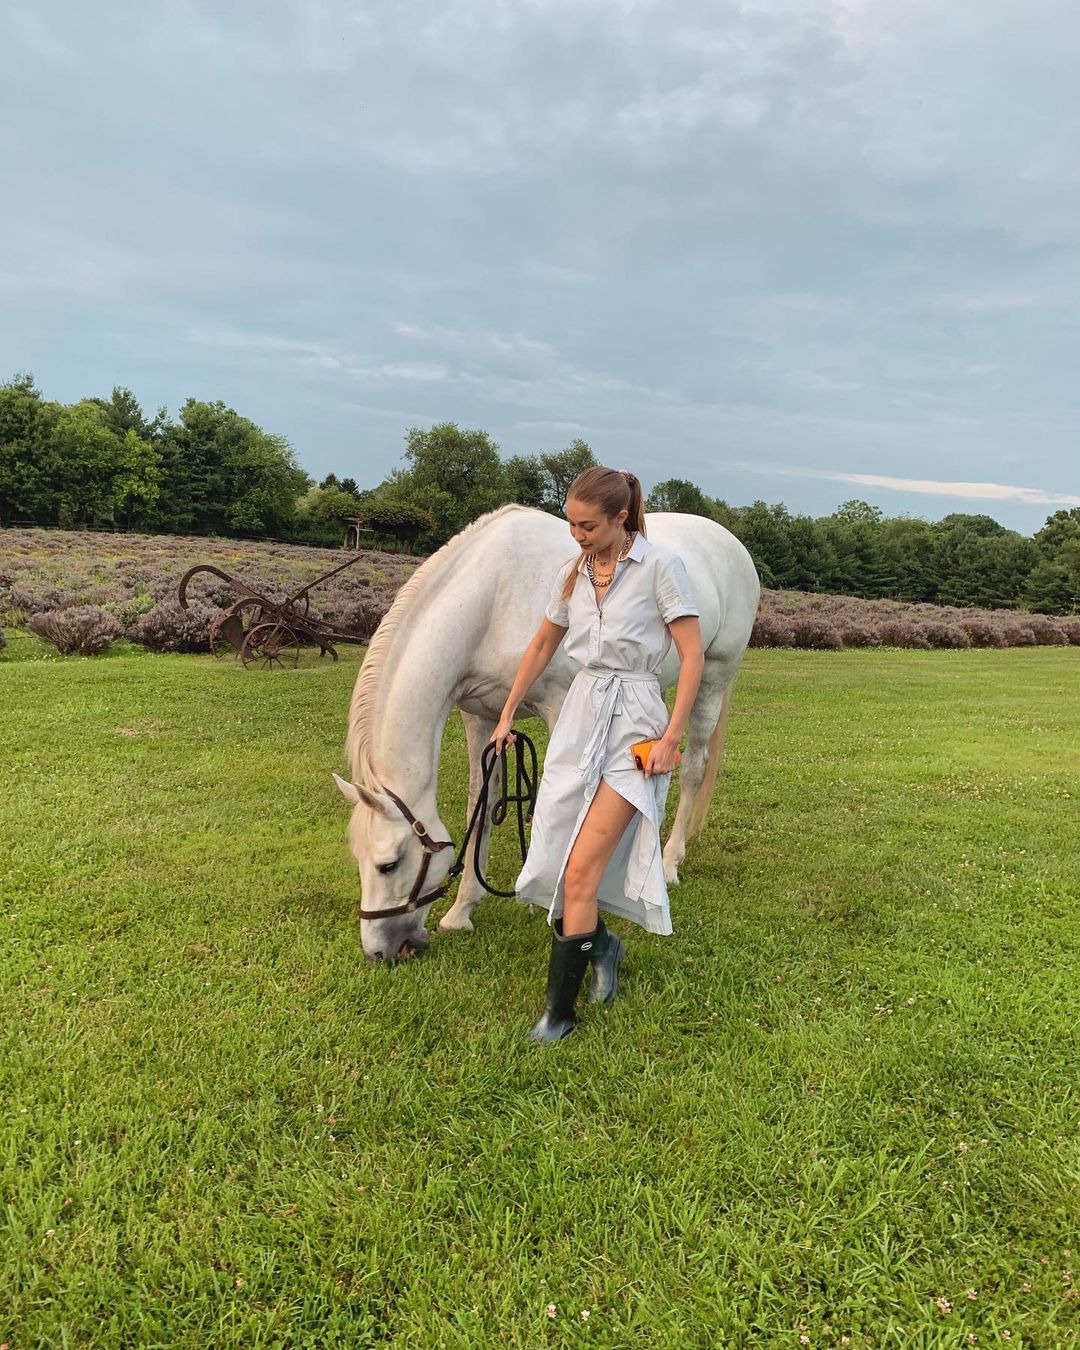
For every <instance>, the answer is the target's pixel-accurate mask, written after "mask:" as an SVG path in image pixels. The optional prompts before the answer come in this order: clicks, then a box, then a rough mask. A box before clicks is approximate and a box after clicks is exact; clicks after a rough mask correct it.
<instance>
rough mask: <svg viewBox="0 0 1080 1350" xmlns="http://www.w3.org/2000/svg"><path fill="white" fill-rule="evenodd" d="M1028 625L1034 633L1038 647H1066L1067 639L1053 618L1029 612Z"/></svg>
mask: <svg viewBox="0 0 1080 1350" xmlns="http://www.w3.org/2000/svg"><path fill="white" fill-rule="evenodd" d="M1028 626H1029V627H1030V629H1031V631H1032V632H1033V633H1034V634H1035V641H1036V642H1037V643H1038V645H1039V646H1040V647H1067V646H1068V645H1069V639H1068V638H1067V637H1066V636H1065V634H1064V633H1063V632H1062V631H1061V627H1060V625H1059V624H1057V623H1055V622H1054V620H1053V619H1048V618H1047V617H1046V615H1045V614H1031V615H1029V616H1028Z"/></svg>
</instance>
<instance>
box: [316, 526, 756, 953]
mask: <svg viewBox="0 0 1080 1350" xmlns="http://www.w3.org/2000/svg"><path fill="white" fill-rule="evenodd" d="M645 525H646V532H647V535H648V537H649V539H650V540H652V541H653V542H655V543H658V544H666V545H668V546H669V547H670V548H673V549H675V550H676V551H677V552H678V554H679V555H680V557H681V558H682V559H683V561H684V562H685V564H686V570H687V573H688V574H689V577H690V582H691V585H692V586H693V591H694V596H695V599H696V601H697V604H698V607H699V609H700V610H701V618H700V623H701V642H702V649H703V651H704V653H705V669H704V673H703V674H702V678H701V684H700V687H699V689H698V694H697V698H696V700H695V702H694V707H693V711H692V712H691V714H690V720H689V724H688V727H687V745H686V750H685V753H684V754H683V758H682V763H681V766H680V768H681V772H680V777H679V783H680V794H679V809H678V813H677V814H676V817H675V823H674V825H673V827H672V830H671V833H670V835H669V837H668V840H667V843H666V845H665V847H664V854H663V856H664V875H665V877H666V879H667V881H668V884H669V885H674V884H676V883H677V882H678V880H679V872H678V868H679V864H680V863H681V862H682V860H683V857H684V856H685V853H686V841H687V840H688V839H690V838H692V837H693V836H694V835H695V834H696V833H697V832H698V830H700V828H701V826H702V824H703V823H704V820H705V813H706V810H707V809H708V805H709V799H710V797H711V795H712V791H713V787H714V785H715V783H716V775H717V771H718V770H719V768H720V762H721V758H722V755H723V747H724V733H725V730H726V726H727V717H728V707H729V704H730V698H731V687H732V684H733V682H734V680H735V675H736V673H737V671H738V668H739V663H740V661H741V660H742V657H743V653H744V651H745V650H746V646H747V643H748V642H749V640H750V630H751V628H752V627H753V623H754V616H755V614H756V613H757V606H758V599H759V595H760V586H759V582H758V577H757V572H756V570H755V568H754V564H753V562H752V561H751V558H750V555H749V553H747V551H746V549H745V548H744V547H743V545H742V544H741V543H740V542H739V540H738V539H736V537H735V536H734V535H733V534H731V533H730V532H729V531H728V530H726V529H724V527H723V526H722V525H718V524H717V523H716V522H715V521H712V520H707V519H706V518H705V517H703V516H693V515H681V514H677V513H674V512H668V511H663V512H652V513H649V514H646V517H645ZM575 555H577V556H580V550H579V549H578V548H577V546H576V545H575V543H574V541H573V539H572V538H571V537H570V532H569V527H568V526H567V524H566V523H565V522H564V521H560V520H559V519H558V518H557V517H556V516H553V515H549V514H548V513H547V512H544V511H538V510H535V509H534V508H532V507H527V506H517V505H511V506H503V507H501V508H500V509H499V510H497V511H492V512H489V514H487V515H485V516H481V517H480V518H479V519H478V520H476V521H474V522H473V523H472V524H471V525H469V526H467V527H466V529H464V530H462V531H461V533H460V534H457V535H455V536H454V537H453V538H452V539H451V540H449V541H448V542H447V543H446V544H444V545H443V547H442V548H441V549H439V551H438V552H437V553H434V554H433V555H432V556H431V557H430V558H428V559H427V560H426V561H425V562H424V563H423V564H422V565H421V566H420V567H418V568H417V570H416V571H415V572H414V573H413V575H412V576H411V577H410V578H409V580H408V581H407V582H405V584H404V585H403V586H402V587H401V589H400V590H399V591H398V593H397V595H396V597H395V598H394V603H393V604H392V605H391V607H390V609H389V611H388V612H387V614H386V615H385V616H384V618H383V620H382V622H381V623H380V624H379V627H378V628H377V629H376V631H375V633H374V635H373V636H372V639H371V643H370V645H369V647H368V650H367V654H366V656H365V658H364V663H363V665H362V667H361V668H360V672H359V675H358V676H357V680H356V685H355V688H354V690H353V696H352V703H351V706H350V708H349V725H348V734H347V737H346V745H345V749H346V755H347V758H348V761H349V766H350V771H351V777H352V781H351V782H347V781H346V780H345V779H342V778H339V777H338V775H337V774H334V779H335V781H336V782H337V784H338V786H339V787H340V789H341V791H342V793H343V794H344V795H345V798H346V799H347V800H348V801H349V802H351V803H352V804H353V811H352V816H351V819H350V822H349V843H350V846H351V848H352V851H353V854H354V855H355V857H356V861H357V865H358V866H359V869H360V882H361V893H362V897H363V900H362V909H361V911H360V912H361V923H360V931H361V942H362V944H363V949H364V952H365V954H366V955H367V956H369V957H373V958H376V959H388V960H393V959H395V958H396V957H397V956H399V955H401V954H405V955H409V954H410V953H411V951H412V950H416V949H419V948H422V947H426V946H427V944H428V934H427V931H426V928H425V919H426V916H427V913H428V905H429V904H430V903H431V898H433V897H432V895H431V893H432V891H433V889H435V888H437V887H439V885H440V883H442V882H443V881H444V880H445V879H446V876H447V873H448V871H449V868H450V865H451V863H452V861H453V856H454V849H453V848H452V847H450V846H448V844H447V843H445V842H444V841H448V840H449V838H450V836H449V835H448V834H447V831H446V828H445V826H444V825H443V824H442V822H441V821H440V819H439V815H438V811H437V808H436V804H435V794H436V786H437V781H438V772H439V750H440V747H441V744H442V735H443V729H444V727H445V724H446V719H447V717H448V716H449V714H450V710H451V708H454V707H457V708H458V709H459V711H460V713H461V717H462V720H463V722H464V723H465V732H466V737H467V740H468V748H469V816H468V817H467V819H468V818H469V817H471V815H472V811H473V807H474V805H475V802H476V798H477V794H478V792H479V790H480V785H481V767H480V765H481V755H482V753H483V750H484V747H485V745H486V744H487V743H488V741H489V740H490V738H491V734H492V732H493V731H494V729H495V726H496V724H497V722H498V719H499V714H500V712H501V710H502V707H503V704H504V703H505V701H506V696H507V694H508V692H509V690H510V685H511V684H512V682H513V679H514V674H515V673H516V671H517V668H518V664H519V663H520V661H521V657H522V654H523V653H524V651H525V648H526V646H527V645H528V643H529V641H530V639H531V638H532V637H533V635H534V633H535V632H536V629H537V627H538V626H539V624H540V621H541V619H542V618H543V617H544V608H545V606H546V604H547V600H548V595H549V593H550V589H551V585H552V582H553V580H554V578H555V575H556V573H557V571H558V569H559V567H560V566H561V565H562V564H563V563H564V562H566V561H568V560H569V559H570V558H571V557H574V556H575ZM678 668H679V660H678V653H677V651H676V650H675V647H674V645H672V647H671V649H670V651H669V652H668V654H667V656H666V657H665V659H664V663H663V666H662V667H661V671H660V684H661V688H663V689H668V688H670V687H671V685H673V684H674V683H675V682H676V679H677V677H678ZM575 673H576V667H575V666H574V664H573V663H572V662H571V661H570V660H569V658H568V657H567V656H566V655H565V654H564V652H563V650H562V648H561V647H560V648H559V650H558V651H556V653H555V655H554V656H553V657H552V659H551V661H550V663H549V664H548V666H547V668H546V670H545V671H544V672H543V674H542V675H541V676H540V678H539V679H538V680H537V681H536V683H535V684H534V685H533V686H532V688H531V689H530V690H529V691H528V692H527V694H526V695H525V697H524V699H523V700H522V702H521V704H520V706H519V708H518V716H519V717H528V716H534V717H542V718H543V719H544V721H545V722H546V723H547V725H548V727H549V728H551V727H553V726H554V725H555V722H556V719H557V718H558V716H559V710H560V708H561V707H562V703H563V699H564V698H565V696H566V692H567V690H568V689H569V687H570V682H571V680H572V679H573V677H574V675H575ZM499 772H500V770H499V767H498V766H496V769H495V772H494V775H493V779H492V788H491V796H490V802H491V805H492V808H493V807H494V805H495V803H496V802H497V799H498V775H499ZM490 824H491V822H490V818H489V819H488V820H487V821H485V829H484V835H483V844H482V846H481V850H480V867H481V871H482V872H483V874H484V875H486V874H487V873H486V867H487V853H488V845H489V842H490V838H491V832H490V828H489V827H490ZM474 851H475V835H474V836H473V839H472V840H471V841H470V843H469V850H468V853H467V855H466V858H465V871H464V872H463V873H462V876H461V881H460V884H459V888H458V893H457V898H456V900H455V901H454V904H453V906H452V907H451V908H450V909H449V910H448V912H447V913H446V914H445V915H444V916H443V918H442V919H441V921H440V923H439V928H440V929H441V930H443V931H446V932H448V931H451V930H453V929H470V930H471V929H472V926H473V925H472V921H471V918H470V915H471V914H472V911H473V910H474V909H475V907H476V905H477V904H478V903H479V902H480V900H481V899H483V897H484V894H485V892H484V890H483V889H482V887H481V886H480V884H479V883H478V882H477V880H476V878H475V876H474V874H473V870H472V864H473V853H474ZM443 889H445V887H444V888H443ZM437 893H441V892H437ZM410 897H411V901H410Z"/></svg>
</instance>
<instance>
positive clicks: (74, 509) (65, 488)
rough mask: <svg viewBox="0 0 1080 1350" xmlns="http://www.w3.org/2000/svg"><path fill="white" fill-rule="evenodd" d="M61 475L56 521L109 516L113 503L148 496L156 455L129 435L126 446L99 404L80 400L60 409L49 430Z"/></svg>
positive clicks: (71, 522)
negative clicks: (51, 428) (53, 425)
mask: <svg viewBox="0 0 1080 1350" xmlns="http://www.w3.org/2000/svg"><path fill="white" fill-rule="evenodd" d="M54 437H55V446H56V454H57V459H58V461H59V463H60V465H62V469H63V476H62V479H61V480H60V481H59V482H58V483H57V489H58V507H57V520H58V521H59V523H60V524H61V525H65V526H70V525H76V524H90V523H93V522H94V521H95V520H102V519H112V518H113V516H114V512H115V509H116V508H117V506H118V505H120V506H121V508H122V507H123V505H125V504H126V503H128V502H132V501H137V500H139V499H140V498H141V497H142V496H144V495H145V494H150V495H152V492H153V488H154V487H155V486H156V482H153V480H154V479H155V477H156V475H155V473H154V469H155V464H154V460H155V458H156V456H155V454H154V452H153V450H152V449H151V447H150V446H149V445H147V443H146V442H145V441H141V440H140V439H139V437H138V436H137V435H136V434H135V433H132V440H131V443H130V445H129V444H128V442H127V438H126V436H121V435H119V434H118V433H117V432H116V431H115V430H114V429H113V427H112V426H111V425H110V421H109V418H108V416H107V415H106V412H105V410H104V409H103V408H102V407H101V405H100V403H98V402H95V400H93V399H82V400H81V401H80V402H79V403H72V404H70V405H69V406H68V407H66V408H64V409H63V410H62V412H61V414H60V417H59V419H58V420H57V423H56V429H55V432H54Z"/></svg>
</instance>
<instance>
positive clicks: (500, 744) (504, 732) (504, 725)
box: [488, 715, 517, 755]
mask: <svg viewBox="0 0 1080 1350" xmlns="http://www.w3.org/2000/svg"><path fill="white" fill-rule="evenodd" d="M513 720H514V719H513V718H512V717H506V716H505V715H504V716H503V717H500V718H499V725H498V726H497V727H496V728H495V730H494V731H493V732H492V733H491V737H490V739H489V741H488V744H489V745H490V744H491V743H492V741H494V743H495V753H496V754H497V755H501V754H502V752H503V749H504V748H505V746H507V745H513V743H514V742H515V741H516V740H517V737H516V736H515V735H514V733H513V732H512V731H511V730H510V724H511V723H512V722H513Z"/></svg>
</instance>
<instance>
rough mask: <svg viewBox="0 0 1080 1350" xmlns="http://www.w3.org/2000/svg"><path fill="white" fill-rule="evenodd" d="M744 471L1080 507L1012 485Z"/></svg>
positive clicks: (1065, 497) (1062, 496) (1072, 499)
mask: <svg viewBox="0 0 1080 1350" xmlns="http://www.w3.org/2000/svg"><path fill="white" fill-rule="evenodd" d="M741 467H743V468H746V469H753V470H755V472H758V473H770V474H781V475H783V476H784V477H789V478H825V479H828V480H829V481H830V482H833V483H854V484H855V485H856V486H857V487H879V488H887V489H889V490H890V491H892V492H920V493H928V494H930V495H932V496H936V497H966V498H971V499H979V500H985V501H997V502H1009V501H1014V502H1025V503H1028V504H1030V505H1036V506H1080V496H1071V495H1070V494H1068V493H1064V492H1047V491H1046V490H1045V489H1044V488H1029V487H1015V486H1013V485H1012V484H1008V483H947V482H941V481H939V480H937V479H933V478H893V477H889V476H886V475H884V474H874V473H842V472H840V471H839V470H830V469H796V468H784V467H781V466H779V465H773V464H770V465H764V464H743V465H742V466H741Z"/></svg>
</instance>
